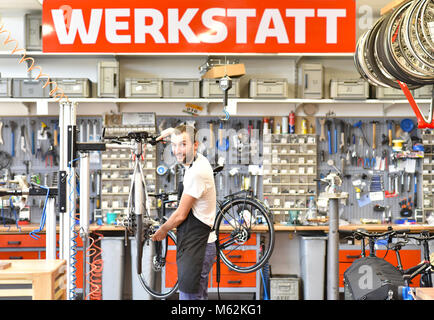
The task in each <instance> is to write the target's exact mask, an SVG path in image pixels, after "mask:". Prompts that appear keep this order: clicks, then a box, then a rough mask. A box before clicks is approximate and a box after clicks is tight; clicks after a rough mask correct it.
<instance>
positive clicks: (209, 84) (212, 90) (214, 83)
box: [202, 79, 240, 98]
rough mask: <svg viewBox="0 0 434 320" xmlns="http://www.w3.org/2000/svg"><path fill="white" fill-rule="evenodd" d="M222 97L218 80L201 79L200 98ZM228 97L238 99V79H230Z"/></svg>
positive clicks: (222, 93)
mask: <svg viewBox="0 0 434 320" xmlns="http://www.w3.org/2000/svg"><path fill="white" fill-rule="evenodd" d="M223 96H224V92H223V90H222V89H221V88H220V85H219V79H202V98H221V97H223ZM228 96H229V97H233V98H239V97H240V79H232V88H231V89H229V91H228Z"/></svg>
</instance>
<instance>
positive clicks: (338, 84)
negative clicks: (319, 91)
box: [330, 80, 369, 99]
mask: <svg viewBox="0 0 434 320" xmlns="http://www.w3.org/2000/svg"><path fill="white" fill-rule="evenodd" d="M330 98H332V99H368V98H369V83H368V82H366V81H364V80H331V81H330Z"/></svg>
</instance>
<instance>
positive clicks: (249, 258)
mask: <svg viewBox="0 0 434 320" xmlns="http://www.w3.org/2000/svg"><path fill="white" fill-rule="evenodd" d="M223 252H224V254H225V256H226V257H227V258H228V259H229V260H230V261H232V262H234V263H238V262H250V263H254V262H256V250H245V251H244V250H223Z"/></svg>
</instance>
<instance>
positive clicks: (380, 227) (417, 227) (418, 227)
mask: <svg viewBox="0 0 434 320" xmlns="http://www.w3.org/2000/svg"><path fill="white" fill-rule="evenodd" d="M389 226H392V228H393V229H395V230H402V229H410V232H414V233H417V232H420V231H422V230H428V231H432V232H434V225H424V224H410V225H404V224H391V225H390V224H348V225H340V226H339V230H340V231H353V230H357V229H365V230H367V231H371V232H384V231H387V228H388V227H389ZM38 228H39V225H38V224H28V225H24V226H21V230H19V229H18V228H17V227H16V225H11V226H3V225H0V234H10V233H29V232H31V231H33V230H35V229H38ZM225 229H227V230H230V228H224V227H223V228H222V229H221V230H222V231H225ZM89 230H90V232H95V231H97V232H98V231H122V232H124V231H125V228H124V227H121V226H115V225H102V226H99V225H97V224H91V225H90V226H89ZM274 230H275V231H276V232H297V231H324V232H328V230H329V227H328V226H290V225H283V224H275V225H274ZM76 231H77V232H78V231H79V227H78V226H77V227H76ZM255 231H258V232H261V231H265V229H264V228H262V227H261V226H258V227H256V228H255ZM57 232H59V226H57ZM41 233H45V229H43V230H42V232H41Z"/></svg>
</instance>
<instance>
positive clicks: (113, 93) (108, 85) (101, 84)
mask: <svg viewBox="0 0 434 320" xmlns="http://www.w3.org/2000/svg"><path fill="white" fill-rule="evenodd" d="M97 96H98V97H100V98H118V97H119V62H118V61H99V62H98V84H97Z"/></svg>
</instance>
